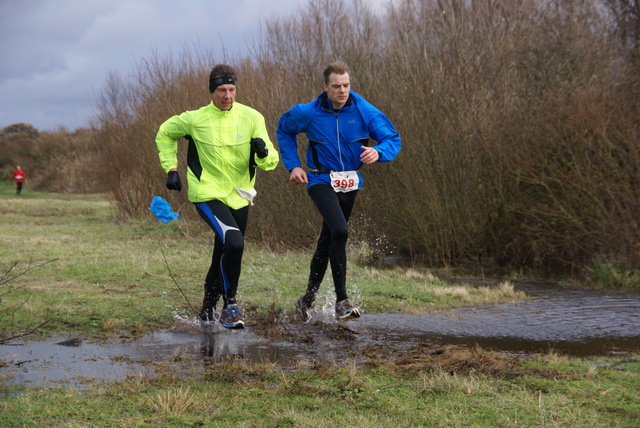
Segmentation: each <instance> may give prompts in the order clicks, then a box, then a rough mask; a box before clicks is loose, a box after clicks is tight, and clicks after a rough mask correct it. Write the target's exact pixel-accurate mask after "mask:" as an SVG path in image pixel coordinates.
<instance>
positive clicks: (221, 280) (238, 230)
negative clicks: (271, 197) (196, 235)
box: [195, 201, 249, 308]
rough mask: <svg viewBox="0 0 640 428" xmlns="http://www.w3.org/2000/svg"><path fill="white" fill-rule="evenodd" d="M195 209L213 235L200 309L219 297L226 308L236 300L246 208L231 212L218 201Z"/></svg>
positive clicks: (211, 306) (198, 204) (214, 301)
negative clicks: (211, 250)
mask: <svg viewBox="0 0 640 428" xmlns="http://www.w3.org/2000/svg"><path fill="white" fill-rule="evenodd" d="M195 206H196V209H197V210H198V213H199V214H200V216H201V217H202V219H203V220H204V221H205V222H206V223H207V224H208V225H209V227H211V229H212V230H213V231H214V232H215V234H216V237H215V243H214V246H213V255H212V257H211V266H210V267H209V272H208V273H207V277H206V279H205V283H204V301H203V307H210V308H213V307H215V306H216V303H217V302H218V299H219V298H220V296H223V298H224V306H225V307H226V306H227V304H228V303H235V301H236V292H237V290H238V281H239V279H240V271H241V264H242V254H243V252H244V233H245V231H246V229H247V220H248V218H249V207H248V206H246V207H244V208H240V209H239V210H234V209H231V208H229V207H227V206H226V205H225V204H224V203H222V202H220V201H208V202H200V203H196V204H195Z"/></svg>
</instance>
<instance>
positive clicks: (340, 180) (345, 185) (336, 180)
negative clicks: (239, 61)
mask: <svg viewBox="0 0 640 428" xmlns="http://www.w3.org/2000/svg"><path fill="white" fill-rule="evenodd" d="M330 177H331V186H332V187H333V190H335V191H336V192H352V191H354V190H358V185H359V184H360V178H359V177H358V173H357V172H356V171H333V172H332V173H331V174H330Z"/></svg>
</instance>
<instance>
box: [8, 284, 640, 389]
mask: <svg viewBox="0 0 640 428" xmlns="http://www.w3.org/2000/svg"><path fill="white" fill-rule="evenodd" d="M516 288H517V289H520V290H523V291H525V292H526V293H527V294H528V295H529V296H531V299H529V300H525V301H520V302H517V303H515V304H504V305H496V306H486V307H473V308H463V309H456V310H447V311H443V312H441V313H434V314H429V315H403V314H371V315H369V314H364V315H363V316H362V317H361V318H360V319H358V320H354V321H350V322H347V323H340V324H335V322H334V323H333V325H334V331H333V332H332V331H331V330H330V329H327V328H326V326H327V325H329V326H330V325H331V322H332V321H331V316H330V315H329V314H328V313H320V314H318V316H317V318H319V319H320V320H321V321H323V322H322V323H317V324H316V325H314V324H313V323H310V324H300V323H289V324H287V323H285V324H283V325H282V328H284V329H285V330H286V331H287V333H288V337H286V338H282V337H279V338H278V339H268V338H265V337H264V336H263V335H260V334H259V332H258V331H257V329H252V328H248V329H245V330H238V331H235V330H233V331H229V330H224V329H222V328H220V327H219V326H216V327H215V328H214V329H212V330H210V331H209V332H208V333H204V332H203V331H202V329H200V328H198V327H197V326H196V325H194V324H193V323H192V322H190V321H188V320H178V322H177V323H176V326H175V327H174V329H173V330H172V331H158V332H155V333H153V334H150V335H148V336H145V337H142V338H140V339H137V340H128V341H125V342H122V341H117V340H113V341H108V342H106V343H105V342H100V343H94V342H89V341H82V342H81V343H79V344H78V346H63V345H59V344H56V343H59V342H60V341H62V340H64V339H70V338H69V337H60V336H53V337H48V338H44V339H37V340H32V339H28V340H25V341H24V342H21V343H15V344H12V345H0V361H1V362H2V363H4V367H0V383H5V384H23V385H25V386H46V387H50V386H68V387H76V388H82V387H85V386H87V385H90V384H92V383H93V382H97V381H115V380H122V379H124V378H125V377H127V376H136V375H144V376H148V375H154V374H155V373H157V372H158V371H159V370H160V368H161V366H159V365H158V363H165V365H166V364H170V365H171V367H172V370H174V369H175V370H185V371H194V372H202V369H203V368H205V369H206V367H208V366H210V364H211V363H212V362H218V361H222V360H224V359H228V358H241V359H244V360H247V361H251V362H272V363H278V364H283V365H286V364H295V362H296V361H298V360H315V361H322V362H332V361H339V360H340V359H341V358H346V356H345V353H344V349H345V347H349V346H351V345H349V343H351V344H352V345H353V347H354V348H358V347H360V348H361V347H364V346H367V345H382V346H389V347H393V348H396V349H398V348H401V349H405V348H402V347H403V346H407V345H408V344H411V343H430V344H439V345H444V344H462V345H473V344H478V345H480V346H482V347H483V348H487V349H493V350H503V351H510V352H524V353H532V352H547V351H549V350H555V351H557V352H561V353H565V354H570V355H579V356H587V355H598V354H607V353H613V352H637V351H638V350H640V292H635V291H634V292H616V291H593V290H580V289H567V288H558V287H555V286H548V285H539V284H538V285H533V284H520V285H517V286H516ZM329 313H330V310H329ZM336 331H343V332H346V333H348V334H347V337H342V338H339V340H333V339H332V338H330V337H329V336H331V335H332V334H333V333H335V332H336ZM176 362H180V364H177V365H175V368H174V365H173V364H174V363H176ZM0 365H2V364H0Z"/></svg>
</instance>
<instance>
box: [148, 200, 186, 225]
mask: <svg viewBox="0 0 640 428" xmlns="http://www.w3.org/2000/svg"><path fill="white" fill-rule="evenodd" d="M149 209H150V210H151V212H152V213H153V215H155V216H156V218H157V219H158V221H161V222H163V223H169V222H170V221H171V220H176V219H178V218H180V214H178V213H176V212H173V210H171V204H169V202H167V201H165V200H164V199H162V198H161V197H160V196H154V197H153V199H152V200H151V206H150V207H149Z"/></svg>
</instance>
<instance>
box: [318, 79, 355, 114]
mask: <svg viewBox="0 0 640 428" xmlns="http://www.w3.org/2000/svg"><path fill="white" fill-rule="evenodd" d="M349 89H351V83H349V73H344V74H335V73H331V74H330V75H329V83H325V84H324V90H325V91H326V92H327V98H329V101H331V105H333V108H334V109H336V110H338V109H341V108H342V107H344V105H345V104H346V103H347V100H348V99H349Z"/></svg>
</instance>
